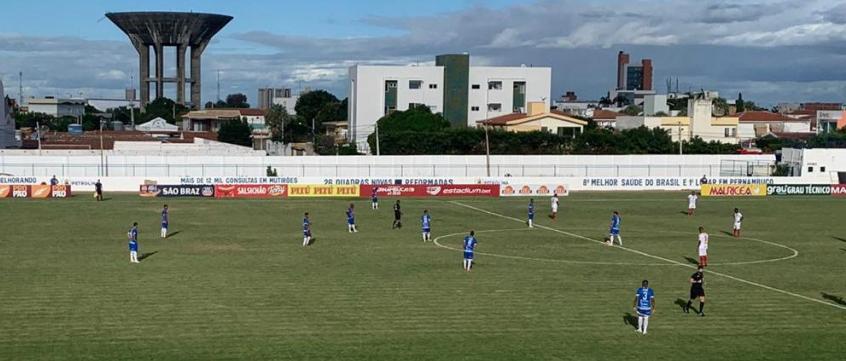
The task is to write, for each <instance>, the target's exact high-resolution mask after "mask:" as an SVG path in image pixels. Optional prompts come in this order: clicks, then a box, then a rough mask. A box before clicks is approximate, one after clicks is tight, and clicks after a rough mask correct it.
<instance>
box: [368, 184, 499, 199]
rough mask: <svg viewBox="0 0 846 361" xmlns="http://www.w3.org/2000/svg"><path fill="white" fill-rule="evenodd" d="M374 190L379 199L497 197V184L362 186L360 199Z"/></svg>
mask: <svg viewBox="0 0 846 361" xmlns="http://www.w3.org/2000/svg"><path fill="white" fill-rule="evenodd" d="M374 188H375V189H376V195H377V196H379V197H499V185H498V184H440V185H404V184H381V185H372V184H362V185H361V192H360V194H361V197H364V198H367V197H370V196H371V195H372V194H373V189H374Z"/></svg>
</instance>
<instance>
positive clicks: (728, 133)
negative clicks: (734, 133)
mask: <svg viewBox="0 0 846 361" xmlns="http://www.w3.org/2000/svg"><path fill="white" fill-rule="evenodd" d="M730 136H731V129H730V128H726V129H725V137H726V138H728V137H730Z"/></svg>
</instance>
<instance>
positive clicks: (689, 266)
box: [450, 201, 846, 310]
mask: <svg viewBox="0 0 846 361" xmlns="http://www.w3.org/2000/svg"><path fill="white" fill-rule="evenodd" d="M450 203H452V204H455V205H457V206H461V207H464V208H468V209H472V210H474V211H477V212H482V213H486V214H489V215H492V216H496V217H500V218H504V219H510V220H512V221H517V222H521V223H522V222H524V220H522V219H518V218H514V217H510V216H506V215H504V214H499V213H495V212H491V211H489V210H486V209H482V208H479V207H474V206H471V205H469V204H464V203H461V202H458V201H450ZM535 227H537V228H540V229H545V230H547V231H551V232H556V233H560V234H563V235H567V236H570V237H575V238H579V239H583V240H586V241H591V242H595V243H601V244H605V242H603V241H600V240H596V239H593V238H588V237H585V236H582V235H579V234H575V233H570V232H567V231H562V230H560V229H555V228H552V227H547V226H543V225H539V224H535ZM614 247H616V248H619V249H622V250H624V251H628V252H631V253H635V254H639V255H641V256H645V257H650V258H653V259H658V260H662V261H664V262H668V263H672V264H675V265H677V266H682V267H687V268H692V269H696V267H694V266H692V265H689V264H686V263H682V262H679V261H675V260H672V259H669V258H664V257H661V256H656V255H654V254H649V253H646V252H643V251H638V250H636V249H632V248H626V247H623V246H614ZM708 273H710V274H714V275H717V276H720V277H723V278H728V279H730V280H735V281H737V282H740V283H745V284H747V285H751V286H755V287H759V288H763V289H766V290H770V291H773V292H778V293H781V294H784V295H788V296H793V297H796V298H801V299H803V300H806V301H811V302H816V303H819V304H822V305H826V306H831V307H835V308H839V309H841V310H846V306H841V305H837V304H834V303H829V302H825V301H823V300H818V299H816V298H811V297H808V296H803V295H800V294H798V293H793V292H790V291H785V290H782V289H779V288H775V287H772V286H767V285H765V284H761V283H758V282H754V281H749V280H745V279H743V278H739V277H735V276H732V275H729V274H725V273H721V272H716V271H711V270H709V271H708Z"/></svg>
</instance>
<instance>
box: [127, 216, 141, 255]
mask: <svg viewBox="0 0 846 361" xmlns="http://www.w3.org/2000/svg"><path fill="white" fill-rule="evenodd" d="M126 236H127V237H129V262H130V263H138V222H133V223H132V228H130V229H129V232H127V233H126Z"/></svg>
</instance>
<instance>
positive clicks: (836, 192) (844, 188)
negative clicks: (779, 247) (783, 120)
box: [0, 184, 846, 197]
mask: <svg viewBox="0 0 846 361" xmlns="http://www.w3.org/2000/svg"><path fill="white" fill-rule="evenodd" d="M831 195H832V196H834V197H846V184H835V185H832V186H831ZM0 197H2V195H0Z"/></svg>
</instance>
